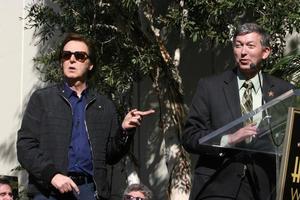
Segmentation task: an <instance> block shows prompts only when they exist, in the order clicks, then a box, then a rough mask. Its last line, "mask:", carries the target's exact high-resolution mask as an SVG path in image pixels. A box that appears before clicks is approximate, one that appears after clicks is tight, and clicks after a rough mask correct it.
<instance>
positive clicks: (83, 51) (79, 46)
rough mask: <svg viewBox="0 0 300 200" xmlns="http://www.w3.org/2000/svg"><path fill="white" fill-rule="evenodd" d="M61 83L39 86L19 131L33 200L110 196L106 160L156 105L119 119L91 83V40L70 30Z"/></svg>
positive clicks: (113, 159) (121, 149) (115, 157)
mask: <svg viewBox="0 0 300 200" xmlns="http://www.w3.org/2000/svg"><path fill="white" fill-rule="evenodd" d="M59 61H60V64H61V69H62V72H63V75H64V80H63V82H62V83H60V84H57V85H53V86H49V87H46V88H42V89H38V90H36V91H35V92H34V93H33V94H32V96H31V97H30V100H29V103H28V105H27V108H26V111H25V114H24V117H23V121H22V125H21V128H20V130H19V132H18V140H17V155H18V160H19V162H20V163H21V165H22V167H24V168H25V169H26V170H27V171H28V173H29V186H28V192H29V195H30V196H31V197H32V198H33V199H34V200H50V199H51V200H73V199H74V200H77V199H82V200H96V199H109V191H108V187H107V182H106V180H107V169H106V166H107V164H115V163H117V162H118V161H119V160H120V159H121V158H122V156H123V155H125V154H126V152H127V151H128V150H129V145H130V142H131V140H132V138H133V132H134V129H135V127H138V126H140V125H141V120H142V117H143V116H146V115H149V114H151V113H153V112H154V111H153V110H148V111H139V110H136V109H133V110H131V111H130V112H129V113H128V114H127V115H126V116H125V118H124V120H123V122H122V123H121V124H119V123H118V120H117V119H118V116H117V112H116V108H115V106H114V104H113V102H112V101H111V100H109V99H108V98H106V97H105V96H103V95H101V94H99V93H98V92H97V91H96V90H95V89H93V88H91V87H90V86H89V85H88V78H89V77H91V75H92V71H93V69H94V67H95V65H96V62H95V61H96V59H95V51H94V47H93V45H92V42H91V40H89V39H87V38H85V37H83V36H82V35H79V34H69V35H67V36H66V38H65V40H64V41H63V42H62V46H61V49H60V58H59Z"/></svg>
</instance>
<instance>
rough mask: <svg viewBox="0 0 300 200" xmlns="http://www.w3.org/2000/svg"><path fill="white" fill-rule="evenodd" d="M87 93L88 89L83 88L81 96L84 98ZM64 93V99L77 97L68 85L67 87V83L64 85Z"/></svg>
mask: <svg viewBox="0 0 300 200" xmlns="http://www.w3.org/2000/svg"><path fill="white" fill-rule="evenodd" d="M87 91H88V87H87V88H85V89H84V90H83V91H82V93H81V96H85V95H86V93H87ZM64 92H65V94H66V97H68V98H70V97H71V96H76V97H78V96H77V93H76V92H75V91H74V90H72V88H71V87H69V85H68V83H67V82H65V83H64Z"/></svg>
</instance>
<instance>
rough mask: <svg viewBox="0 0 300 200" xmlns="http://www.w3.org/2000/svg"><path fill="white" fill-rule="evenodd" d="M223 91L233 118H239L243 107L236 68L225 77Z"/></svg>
mask: <svg viewBox="0 0 300 200" xmlns="http://www.w3.org/2000/svg"><path fill="white" fill-rule="evenodd" d="M223 91H224V95H225V99H226V104H227V106H228V108H229V110H230V112H231V116H232V120H234V119H237V118H238V117H240V116H241V108H240V97H239V90H238V84H237V78H236V70H232V71H229V73H228V75H227V76H225V77H224V86H223Z"/></svg>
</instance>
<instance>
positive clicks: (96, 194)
mask: <svg viewBox="0 0 300 200" xmlns="http://www.w3.org/2000/svg"><path fill="white" fill-rule="evenodd" d="M95 99H96V98H95V97H94V98H93V99H91V100H90V101H89V102H88V103H87V104H86V105H85V108H84V110H85V118H84V126H85V130H86V134H87V137H88V141H89V144H90V150H91V155H92V164H93V173H94V174H93V181H94V185H95V188H96V190H95V196H96V197H97V196H98V188H97V184H96V181H95V178H94V177H95V170H94V169H95V165H94V155H93V147H92V143H91V140H90V135H89V130H88V127H87V125H86V111H87V107H88V106H89V105H90V104H91V103H92V102H93V101H95Z"/></svg>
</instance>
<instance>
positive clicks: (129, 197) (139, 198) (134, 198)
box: [123, 194, 146, 200]
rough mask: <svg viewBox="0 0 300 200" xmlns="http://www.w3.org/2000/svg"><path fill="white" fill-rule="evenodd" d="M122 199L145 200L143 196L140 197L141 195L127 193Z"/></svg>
mask: <svg viewBox="0 0 300 200" xmlns="http://www.w3.org/2000/svg"><path fill="white" fill-rule="evenodd" d="M123 200H146V199H145V198H142V197H134V196H131V195H128V194H126V195H125V196H124V199H123Z"/></svg>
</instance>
